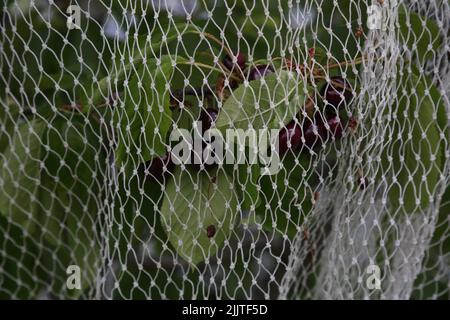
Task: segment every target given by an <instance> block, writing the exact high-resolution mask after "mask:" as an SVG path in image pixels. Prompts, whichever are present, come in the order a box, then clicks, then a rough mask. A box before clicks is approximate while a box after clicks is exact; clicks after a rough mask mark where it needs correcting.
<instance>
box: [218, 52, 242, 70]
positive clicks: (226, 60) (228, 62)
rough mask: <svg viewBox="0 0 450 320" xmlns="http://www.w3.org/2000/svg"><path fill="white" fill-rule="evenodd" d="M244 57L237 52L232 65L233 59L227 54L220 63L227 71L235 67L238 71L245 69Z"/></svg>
mask: <svg viewBox="0 0 450 320" xmlns="http://www.w3.org/2000/svg"><path fill="white" fill-rule="evenodd" d="M245 62H246V59H245V55H244V54H243V53H241V52H238V53H237V54H236V64H234V63H233V58H232V57H230V56H229V55H228V54H227V55H226V56H225V58H223V61H222V63H223V64H224V65H225V67H227V69H228V70H230V71H231V70H233V69H234V68H235V67H238V68H239V69H240V70H244V69H245Z"/></svg>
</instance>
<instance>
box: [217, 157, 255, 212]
mask: <svg viewBox="0 0 450 320" xmlns="http://www.w3.org/2000/svg"><path fill="white" fill-rule="evenodd" d="M224 168H225V171H226V172H227V173H228V175H229V176H230V177H231V176H232V177H233V181H234V185H235V188H236V192H237V194H238V196H239V203H240V205H241V209H242V210H243V211H248V210H250V211H252V210H253V211H254V210H255V209H256V208H257V207H258V206H259V205H260V204H261V198H260V197H259V191H258V180H259V178H260V176H261V168H260V166H259V165H258V164H252V165H250V164H248V163H246V164H239V165H231V166H227V165H226V166H225V167H224Z"/></svg>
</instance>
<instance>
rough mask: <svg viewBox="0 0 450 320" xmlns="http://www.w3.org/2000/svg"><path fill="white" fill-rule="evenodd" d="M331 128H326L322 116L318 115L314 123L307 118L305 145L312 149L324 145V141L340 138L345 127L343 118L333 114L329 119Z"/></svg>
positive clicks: (304, 132)
mask: <svg viewBox="0 0 450 320" xmlns="http://www.w3.org/2000/svg"><path fill="white" fill-rule="evenodd" d="M327 123H328V126H329V128H328V129H326V128H325V123H324V121H323V120H322V118H319V117H317V118H316V120H315V122H314V123H313V122H312V121H311V120H307V121H306V123H305V125H304V127H303V128H304V130H303V137H304V139H305V143H304V145H305V146H306V147H308V148H310V149H314V148H317V147H320V146H322V145H323V144H324V143H326V142H328V141H330V140H332V138H333V137H334V139H340V138H341V137H342V133H343V131H344V128H343V126H342V122H341V120H340V119H339V118H338V117H337V116H332V117H330V118H328V119H327Z"/></svg>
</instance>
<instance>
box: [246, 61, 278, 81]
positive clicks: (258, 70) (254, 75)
mask: <svg viewBox="0 0 450 320" xmlns="http://www.w3.org/2000/svg"><path fill="white" fill-rule="evenodd" d="M274 72H275V70H273V68H272V67H271V66H269V65H267V64H261V65H259V66H256V67H254V68H253V69H251V70H250V72H249V75H248V79H249V80H250V81H253V80H259V79H261V78H262V77H265V76H267V75H269V74H271V73H274Z"/></svg>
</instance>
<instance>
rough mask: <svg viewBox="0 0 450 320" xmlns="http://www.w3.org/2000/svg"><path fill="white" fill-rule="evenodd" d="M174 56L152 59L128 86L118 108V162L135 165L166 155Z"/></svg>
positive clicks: (170, 121) (116, 120) (116, 119)
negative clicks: (168, 86)
mask: <svg viewBox="0 0 450 320" xmlns="http://www.w3.org/2000/svg"><path fill="white" fill-rule="evenodd" d="M172 59H173V58H172V57H171V56H163V57H161V60H160V64H159V65H158V64H157V62H156V60H151V61H149V63H148V64H147V65H143V66H141V67H140V68H139V70H138V72H137V73H136V74H135V75H134V76H133V78H132V79H131V81H130V83H129V84H128V90H127V91H126V92H125V97H124V104H123V106H120V107H118V109H117V112H116V114H115V122H116V123H118V124H119V130H118V135H119V137H118V140H119V141H118V146H117V150H116V163H117V164H118V165H119V166H120V165H122V164H125V165H126V166H132V167H134V166H136V165H137V164H138V163H143V162H146V161H148V160H150V159H152V158H153V157H154V156H156V155H162V154H164V153H165V152H166V145H165V141H166V135H167V132H168V130H169V128H170V126H171V124H172V113H171V111H170V108H169V92H168V89H167V88H166V84H167V83H169V80H170V77H171V75H172V72H173V65H172V63H175V62H180V61H182V60H181V59H177V60H172Z"/></svg>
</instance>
